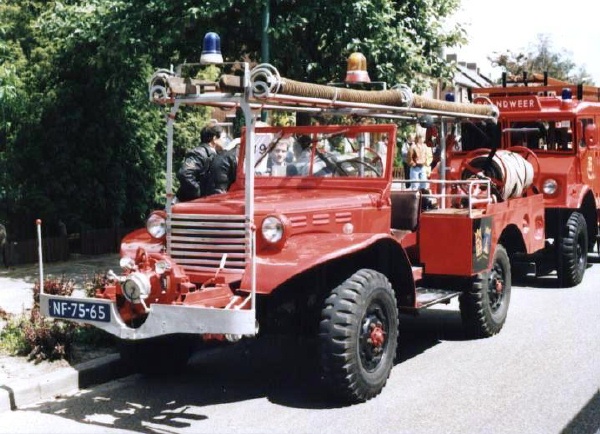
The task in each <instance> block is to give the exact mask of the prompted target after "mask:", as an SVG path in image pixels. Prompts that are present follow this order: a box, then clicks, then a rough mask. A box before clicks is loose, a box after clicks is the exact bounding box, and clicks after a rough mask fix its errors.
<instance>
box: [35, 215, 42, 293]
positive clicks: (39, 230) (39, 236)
mask: <svg viewBox="0 0 600 434" xmlns="http://www.w3.org/2000/svg"><path fill="white" fill-rule="evenodd" d="M35 224H36V225H37V239H38V261H39V263H40V294H43V293H44V260H43V257H42V220H40V219H37V220H36V221H35Z"/></svg>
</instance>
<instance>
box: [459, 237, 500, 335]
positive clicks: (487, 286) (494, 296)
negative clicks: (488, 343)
mask: <svg viewBox="0 0 600 434" xmlns="http://www.w3.org/2000/svg"><path fill="white" fill-rule="evenodd" d="M510 290H511V270H510V261H509V259H508V254H507V253H506V250H505V249H504V247H502V246H501V245H498V246H497V247H496V251H495V252H494V258H493V261H492V268H491V269H490V270H489V271H487V272H485V273H481V275H478V276H477V277H476V278H475V279H474V281H473V284H472V287H471V290H470V291H466V292H464V293H462V294H461V295H460V297H459V305H460V314H461V317H462V321H463V326H464V328H465V332H466V334H467V336H468V337H470V338H474V339H478V338H487V337H490V336H493V335H495V334H496V333H498V332H499V331H500V330H501V329H502V326H503V325H504V323H505V322H506V316H507V314H508V305H509V303H510Z"/></svg>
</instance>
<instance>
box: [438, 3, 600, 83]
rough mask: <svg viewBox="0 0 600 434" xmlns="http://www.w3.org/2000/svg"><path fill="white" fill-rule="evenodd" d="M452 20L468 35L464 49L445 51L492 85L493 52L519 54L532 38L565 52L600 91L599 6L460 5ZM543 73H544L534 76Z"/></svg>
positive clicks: (495, 70) (579, 4)
mask: <svg viewBox="0 0 600 434" xmlns="http://www.w3.org/2000/svg"><path fill="white" fill-rule="evenodd" d="M461 4H462V6H461V9H460V11H459V12H458V13H457V14H456V16H455V19H456V20H457V21H458V22H461V23H462V24H463V27H464V28H465V30H466V31H467V38H468V40H469V43H468V45H466V46H463V47H462V48H459V49H454V50H451V51H450V50H449V51H447V53H448V54H451V53H456V54H457V55H458V60H459V61H462V62H476V63H477V66H478V68H479V69H480V71H481V72H482V73H483V74H485V75H487V76H489V77H491V78H493V79H495V78H498V77H499V76H500V71H499V70H497V68H496V69H494V68H492V66H491V65H490V62H489V61H488V60H487V57H488V56H492V55H493V53H494V52H495V51H497V52H499V53H504V52H506V50H511V51H513V52H515V51H516V52H517V53H519V52H524V51H526V50H527V48H528V47H530V46H532V45H533V46H535V44H536V42H537V39H538V38H537V35H538V34H544V35H548V36H549V37H550V41H551V43H552V51H554V52H561V53H562V52H563V51H567V52H570V58H571V60H572V61H573V62H574V63H575V64H576V66H578V67H579V66H583V67H585V70H586V71H587V73H588V74H589V75H590V76H591V78H592V80H593V81H594V82H595V84H596V85H597V86H600V1H598V0H569V1H565V2H549V1H544V0H503V1H500V2H489V1H486V0H461ZM537 72H543V71H537Z"/></svg>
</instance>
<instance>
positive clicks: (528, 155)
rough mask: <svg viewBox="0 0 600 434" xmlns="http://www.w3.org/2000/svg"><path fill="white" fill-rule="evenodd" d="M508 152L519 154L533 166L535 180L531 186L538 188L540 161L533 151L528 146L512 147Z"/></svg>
mask: <svg viewBox="0 0 600 434" xmlns="http://www.w3.org/2000/svg"><path fill="white" fill-rule="evenodd" d="M507 151H511V152H515V153H517V154H519V155H520V156H521V157H523V158H524V159H525V161H528V162H529V163H531V165H532V166H533V179H532V180H531V185H532V186H534V187H535V188H536V190H538V188H537V183H538V178H539V175H540V172H541V170H540V160H539V158H538V157H537V155H536V154H535V152H533V151H532V150H531V149H529V148H528V147H526V146H511V147H510V148H508V149H507Z"/></svg>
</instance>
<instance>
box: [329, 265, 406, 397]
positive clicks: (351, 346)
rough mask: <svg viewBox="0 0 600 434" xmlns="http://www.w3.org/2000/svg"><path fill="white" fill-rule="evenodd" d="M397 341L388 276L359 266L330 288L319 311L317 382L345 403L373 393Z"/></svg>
mask: <svg viewBox="0 0 600 434" xmlns="http://www.w3.org/2000/svg"><path fill="white" fill-rule="evenodd" d="M397 345H398V307H397V304H396V296H395V295H394V291H393V290H392V286H391V284H390V282H389V281H388V279H387V278H386V277H385V276H384V275H383V274H381V273H378V272H377V271H374V270H367V269H363V270H359V271H357V272H356V273H354V274H353V275H352V276H351V277H350V278H348V279H347V280H346V281H345V282H343V283H342V284H341V285H339V286H338V287H337V288H335V289H334V290H332V291H331V294H330V295H329V297H327V299H326V300H325V306H324V307H323V310H322V311H321V321H320V324H319V351H320V359H321V369H322V375H323V380H324V382H325V384H326V387H327V388H328V390H329V392H331V394H332V396H334V397H335V398H337V399H339V400H341V401H343V402H348V403H356V402H363V401H366V400H368V399H370V398H372V397H374V396H376V395H378V394H379V393H380V392H381V390H382V389H383V387H384V386H385V383H386V382H387V379H388V377H389V376H390V372H391V370H392V367H393V364H394V357H395V354H396V348H397Z"/></svg>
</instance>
